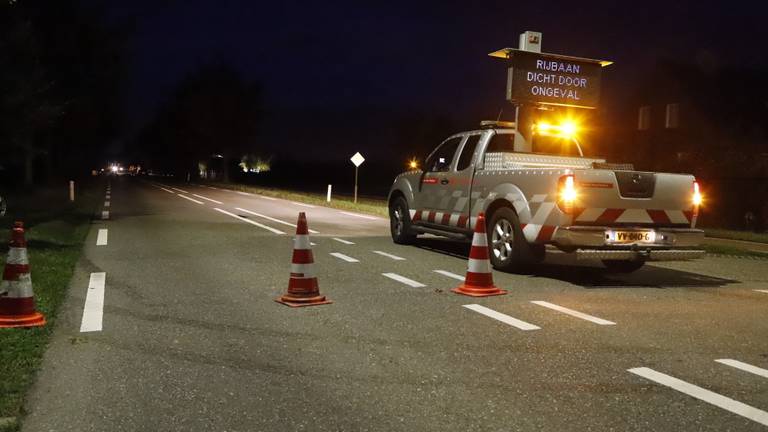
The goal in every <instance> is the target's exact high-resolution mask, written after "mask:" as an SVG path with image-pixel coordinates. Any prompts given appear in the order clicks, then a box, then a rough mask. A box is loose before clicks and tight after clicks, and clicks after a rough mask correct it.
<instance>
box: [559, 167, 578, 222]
mask: <svg viewBox="0 0 768 432" xmlns="http://www.w3.org/2000/svg"><path fill="white" fill-rule="evenodd" d="M557 191H558V192H557V206H558V207H559V208H560V210H562V211H563V213H568V214H570V213H573V206H574V203H575V202H576V198H577V197H578V192H577V191H576V179H575V178H574V176H573V174H566V175H564V176H562V177H560V179H559V181H558V188H557Z"/></svg>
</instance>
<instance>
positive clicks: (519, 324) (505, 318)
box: [464, 304, 541, 331]
mask: <svg viewBox="0 0 768 432" xmlns="http://www.w3.org/2000/svg"><path fill="white" fill-rule="evenodd" d="M464 307H465V308H467V309H469V310H473V311H475V312H477V313H479V314H483V315H485V316H487V317H489V318H493V319H495V320H498V321H501V322H503V323H504V324H508V325H511V326H512V327H516V328H518V329H520V330H525V331H529V330H541V327H539V326H537V325H533V324H531V323H527V322H525V321H522V320H519V319H517V318H513V317H511V316H509V315H506V314H503V313H501V312H496V311H495V310H493V309H489V308H487V307H485V306H480V305H479V304H467V305H464Z"/></svg>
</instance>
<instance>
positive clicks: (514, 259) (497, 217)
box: [486, 207, 535, 271]
mask: <svg viewBox="0 0 768 432" xmlns="http://www.w3.org/2000/svg"><path fill="white" fill-rule="evenodd" d="M486 231H487V232H488V249H489V252H490V257H491V264H493V267H494V268H495V269H497V270H502V271H514V270H520V269H522V268H523V267H524V266H525V265H527V264H532V263H533V262H534V261H535V260H534V259H533V254H532V251H531V247H530V245H529V244H528V242H527V241H526V240H525V236H524V235H523V230H522V228H520V220H519V219H518V218H517V214H516V213H515V212H514V211H512V209H510V208H507V207H502V208H499V209H497V210H496V211H494V212H493V214H492V215H491V217H490V222H489V223H488V226H487V230H486Z"/></svg>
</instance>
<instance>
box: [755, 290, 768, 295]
mask: <svg viewBox="0 0 768 432" xmlns="http://www.w3.org/2000/svg"><path fill="white" fill-rule="evenodd" d="M755 291H757V292H761V293H766V294H768V290H758V289H756V290H755Z"/></svg>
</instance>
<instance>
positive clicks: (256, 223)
mask: <svg viewBox="0 0 768 432" xmlns="http://www.w3.org/2000/svg"><path fill="white" fill-rule="evenodd" d="M213 209H214V210H216V211H217V212H219V213H224V214H225V215H228V216H232V217H233V218H235V219H240V220H241V221H243V222H246V223H249V224H251V225H255V226H257V227H259V228H264V229H265V230H267V231H271V232H273V233H275V234H285V233H284V232H282V231H280V230H278V229H274V228H272V227H269V226H266V225H262V224H260V223H258V222H255V221H252V220H250V219H248V218H244V217H242V216H238V215H236V214H234V213H230V212H228V211H226V210H222V209H220V208H216V207H214V208H213Z"/></svg>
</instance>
